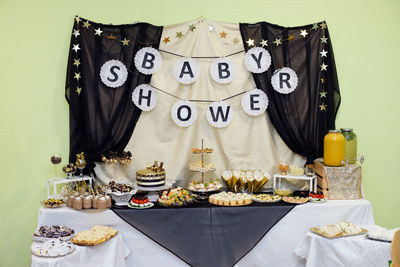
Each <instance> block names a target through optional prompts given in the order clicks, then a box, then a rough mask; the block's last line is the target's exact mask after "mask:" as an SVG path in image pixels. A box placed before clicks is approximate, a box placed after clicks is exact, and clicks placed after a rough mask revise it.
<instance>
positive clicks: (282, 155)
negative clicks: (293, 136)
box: [95, 19, 305, 184]
mask: <svg viewBox="0 0 400 267" xmlns="http://www.w3.org/2000/svg"><path fill="white" fill-rule="evenodd" d="M190 24H193V25H194V26H195V27H196V28H195V30H194V31H193V32H192V31H190V30H188V25H190ZM210 25H212V26H213V28H214V30H213V31H209V28H208V26H210ZM222 31H224V32H225V33H227V36H226V38H221V35H220V33H221V32H222ZM177 32H182V33H183V36H182V37H181V38H178V37H176V34H177ZM166 37H169V39H170V40H171V41H170V42H168V43H164V42H161V44H160V49H163V50H166V51H170V52H174V53H177V54H180V55H185V56H226V55H229V54H231V53H235V52H238V51H241V50H244V47H243V44H242V40H241V36H240V31H239V25H238V24H235V23H225V22H217V21H211V20H206V19H205V20H203V21H199V20H195V21H191V22H184V23H180V24H174V25H170V26H165V27H164V30H163V33H162V37H161V40H163V39H164V38H166ZM235 38H237V40H238V42H237V43H236V44H235V43H234V40H235ZM161 55H162V58H163V63H162V66H161V69H160V70H159V71H158V72H157V73H156V74H154V75H153V77H152V80H151V84H153V85H154V86H156V87H158V88H160V89H163V90H165V91H167V92H169V93H172V94H174V95H177V96H179V97H181V98H183V99H211V100H218V99H224V98H226V97H229V96H232V95H234V94H236V93H239V92H242V91H244V90H249V89H253V88H255V84H254V80H253V78H252V74H251V73H250V72H249V71H248V70H246V68H245V66H244V63H243V58H244V55H245V53H244V52H242V53H239V54H237V55H234V56H231V57H229V59H230V60H232V61H233V62H234V64H235V65H236V69H237V74H236V77H235V78H234V80H233V81H232V82H231V83H230V84H228V85H221V84H218V83H216V82H215V81H214V80H213V79H212V78H211V76H210V74H209V68H210V66H211V63H212V62H213V60H214V59H196V60H197V61H198V63H199V65H200V78H199V79H198V80H197V81H196V82H194V83H193V84H192V85H180V84H179V83H178V82H177V81H176V80H175V78H174V76H173V72H172V70H173V65H174V64H175V62H176V60H177V59H179V57H177V56H174V55H170V54H166V53H163V52H161ZM241 97H242V96H239V97H236V98H233V99H230V100H228V102H229V104H230V105H231V106H232V109H233V111H234V115H233V116H234V117H233V120H232V122H231V124H230V125H229V126H228V127H226V128H224V129H216V128H213V127H212V126H210V125H209V123H208V122H207V119H206V116H205V109H206V108H207V106H208V105H209V104H210V103H196V105H197V109H198V118H197V120H196V121H195V123H194V124H193V125H192V126H191V127H189V128H180V127H178V126H177V125H175V124H174V122H173V121H172V119H171V117H170V110H171V107H172V105H173V104H174V103H175V102H176V101H178V99H176V98H173V97H171V96H169V95H166V94H164V93H162V92H158V103H157V106H156V107H155V109H154V110H152V111H150V112H142V114H141V116H140V118H139V121H138V123H137V125H136V128H135V131H134V133H133V135H132V138H131V140H130V142H129V144H128V145H127V147H126V150H130V151H131V152H132V154H133V157H132V164H131V165H130V166H129V167H128V168H127V169H126V170H123V171H121V170H120V169H119V168H117V167H116V166H107V167H105V164H98V167H96V169H95V171H96V174H97V175H98V176H99V177H100V179H102V180H103V181H104V182H108V180H109V179H108V177H116V176H117V177H124V176H127V177H129V179H130V180H131V181H134V180H135V172H136V170H138V169H143V168H145V167H146V166H147V165H149V164H152V163H153V161H154V160H158V161H163V162H164V163H165V165H164V166H165V168H166V171H167V179H168V180H178V181H180V182H181V183H182V184H186V183H187V182H188V181H189V180H190V179H192V178H193V176H194V174H193V173H191V172H189V171H188V170H187V163H188V162H189V161H198V160H200V157H199V156H195V155H193V154H192V153H191V149H192V148H194V147H199V146H200V145H201V139H202V138H203V139H204V141H205V146H207V147H212V148H214V153H213V154H211V155H209V156H206V161H207V162H210V163H214V164H215V165H216V168H217V170H216V173H215V175H216V176H217V177H219V176H220V174H221V173H222V172H224V171H225V170H229V169H246V168H254V169H264V170H267V171H268V172H269V173H270V174H271V175H272V174H273V173H275V172H276V171H277V167H278V164H279V162H280V161H282V160H286V161H288V162H289V163H293V164H296V165H298V166H302V165H303V164H304V162H305V159H304V158H303V157H301V156H299V155H297V154H295V153H293V152H292V151H291V150H290V149H289V148H288V147H287V146H286V144H285V143H284V142H283V141H282V139H281V138H280V136H279V135H278V134H277V132H276V130H275V128H274V127H273V125H272V124H271V122H270V120H269V117H268V116H266V115H264V114H263V115H260V116H258V117H251V116H249V115H247V114H246V113H245V112H244V111H243V109H242V107H241ZM132 105H133V103H132ZM210 178H215V176H212V175H211V176H210Z"/></svg>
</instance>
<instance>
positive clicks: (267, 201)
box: [251, 197, 282, 203]
mask: <svg viewBox="0 0 400 267" xmlns="http://www.w3.org/2000/svg"><path fill="white" fill-rule="evenodd" d="M251 199H252V200H253V201H255V202H259V203H276V202H279V201H281V200H282V198H279V199H276V200H261V199H258V198H255V197H251Z"/></svg>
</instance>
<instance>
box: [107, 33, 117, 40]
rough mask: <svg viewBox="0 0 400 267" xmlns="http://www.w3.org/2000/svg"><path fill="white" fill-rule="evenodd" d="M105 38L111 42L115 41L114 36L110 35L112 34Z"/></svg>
mask: <svg viewBox="0 0 400 267" xmlns="http://www.w3.org/2000/svg"><path fill="white" fill-rule="evenodd" d="M107 38H108V39H110V40H112V41H113V40H115V36H114V35H112V34H110V35H109V36H107Z"/></svg>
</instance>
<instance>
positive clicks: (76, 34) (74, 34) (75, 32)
mask: <svg viewBox="0 0 400 267" xmlns="http://www.w3.org/2000/svg"><path fill="white" fill-rule="evenodd" d="M72 35H73V36H75V38H76V37H78V36H79V35H80V34H79V30H74V32H73V33H72Z"/></svg>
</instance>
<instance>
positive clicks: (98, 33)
mask: <svg viewBox="0 0 400 267" xmlns="http://www.w3.org/2000/svg"><path fill="white" fill-rule="evenodd" d="M102 32H103V31H102V30H100V27H99V28H98V29H97V30H94V35H98V36H101V33H102Z"/></svg>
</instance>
